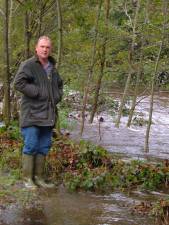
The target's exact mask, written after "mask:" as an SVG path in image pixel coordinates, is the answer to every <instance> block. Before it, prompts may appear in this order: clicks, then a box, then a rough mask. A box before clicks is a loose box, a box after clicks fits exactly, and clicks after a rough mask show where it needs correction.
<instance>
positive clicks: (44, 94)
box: [14, 36, 63, 189]
mask: <svg viewBox="0 0 169 225" xmlns="http://www.w3.org/2000/svg"><path fill="white" fill-rule="evenodd" d="M51 48H52V44H51V40H50V39H49V37H47V36H42V37H40V38H39V40H38V42H37V44H36V47H35V52H36V54H35V56H33V57H32V58H30V59H28V60H26V61H24V62H23V63H21V65H20V67H19V70H18V72H17V74H16V77H15V80H14V86H15V89H16V90H18V91H19V92H21V93H22V100H21V110H20V125H21V133H22V135H23V138H24V147H23V177H24V180H25V186H26V187H28V188H31V189H36V187H37V186H40V187H46V188H47V187H50V184H47V183H46V182H45V180H44V165H45V157H46V155H47V153H48V151H49V149H50V147H51V139H52V128H53V127H54V125H55V122H56V119H57V118H56V115H57V108H56V105H57V103H58V102H60V101H61V98H62V94H63V82H62V79H61V78H60V76H59V74H58V73H57V71H56V69H55V60H54V59H53V57H51V56H50V53H51Z"/></svg>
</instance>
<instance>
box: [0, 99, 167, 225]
mask: <svg viewBox="0 0 169 225" xmlns="http://www.w3.org/2000/svg"><path fill="white" fill-rule="evenodd" d="M148 109H149V98H144V100H143V101H142V102H141V103H140V104H139V105H138V106H137V112H139V113H143V115H144V118H147V117H148ZM99 116H103V117H104V122H103V123H101V124H100V125H101V129H100V131H101V133H100V134H101V135H100V136H101V140H100V137H99V122H98V119H97V118H95V120H94V123H93V124H88V122H87V120H86V124H85V130H84V133H83V137H82V138H83V139H85V140H91V141H93V142H94V143H96V144H100V145H102V146H104V147H105V148H106V149H108V150H109V151H110V152H114V153H117V154H120V155H121V156H122V157H129V158H137V159H142V158H147V157H151V159H152V158H156V159H165V158H167V159H169V100H168V96H156V97H155V102H154V113H153V125H152V127H151V138H150V152H149V153H145V152H144V138H145V131H146V127H145V126H143V127H138V126H132V127H131V128H126V122H127V117H123V118H122V120H121V125H120V128H116V127H115V125H114V120H115V117H112V116H110V115H109V114H108V113H107V112H104V113H102V114H101V115H99ZM76 121H77V123H76V126H75V127H74V129H73V130H72V131H71V137H72V138H74V139H78V138H79V131H80V121H78V120H76ZM39 194H40V196H41V198H42V200H41V205H42V207H41V208H40V209H39V208H37V207H33V206H32V207H31V208H30V207H29V208H25V209H24V210H23V208H21V207H20V206H16V205H12V204H11V206H9V207H8V208H7V209H5V210H3V211H2V210H1V209H0V225H116V224H118V225H154V224H157V225H159V223H158V222H157V223H155V221H154V219H153V218H152V217H150V216H148V215H142V214H138V213H133V207H134V205H136V204H139V203H141V202H149V201H152V202H153V201H156V200H157V199H160V198H163V197H166V196H168V195H167V194H163V193H159V192H153V193H142V192H133V193H132V194H130V195H129V194H127V193H116V192H115V193H111V194H108V195H96V194H93V193H88V192H87V193H69V192H67V191H66V190H65V189H64V188H63V187H59V188H58V189H57V190H55V191H53V192H50V193H48V194H46V193H45V194H43V193H39ZM2 212H3V213H2Z"/></svg>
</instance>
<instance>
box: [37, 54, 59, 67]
mask: <svg viewBox="0 0 169 225" xmlns="http://www.w3.org/2000/svg"><path fill="white" fill-rule="evenodd" d="M33 58H34V60H35V62H38V63H40V61H39V58H38V56H37V55H35V56H34V57H33ZM48 60H49V62H50V63H52V64H53V65H56V60H55V59H54V58H53V57H52V56H49V57H48Z"/></svg>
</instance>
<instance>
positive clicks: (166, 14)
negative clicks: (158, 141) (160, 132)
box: [144, 0, 168, 152]
mask: <svg viewBox="0 0 169 225" xmlns="http://www.w3.org/2000/svg"><path fill="white" fill-rule="evenodd" d="M167 10H168V1H167V0H164V1H163V15H164V23H163V31H162V40H161V43H160V47H159V51H158V55H157V60H156V64H155V68H154V75H153V78H152V84H151V95H150V109H149V120H148V125H147V129H146V136H145V144H144V151H145V152H149V136H150V128H151V124H152V114H153V105H154V87H155V81H156V76H157V70H158V65H159V60H160V55H161V51H162V47H163V43H164V39H165V30H166V22H167V16H168V13H167Z"/></svg>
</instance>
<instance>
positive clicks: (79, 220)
mask: <svg viewBox="0 0 169 225" xmlns="http://www.w3.org/2000/svg"><path fill="white" fill-rule="evenodd" d="M164 196H165V195H164V194H163V193H159V192H152V193H142V192H137V191H136V192H133V193H132V194H131V195H129V194H127V193H117V192H115V193H112V194H108V195H96V194H93V193H69V192H67V191H65V189H64V188H63V187H59V188H58V189H57V191H53V192H50V193H48V194H44V196H43V194H42V193H41V197H43V201H42V205H41V208H40V209H38V208H34V207H32V208H26V209H24V210H23V209H22V208H20V207H19V206H18V207H16V206H15V207H14V206H10V207H9V208H7V209H6V211H5V212H4V213H3V215H1V214H0V215H1V217H0V225H116V224H118V225H155V224H156V225H159V223H156V221H154V219H153V217H151V216H148V215H143V214H139V213H138V212H137V213H136V212H135V211H134V206H135V205H136V204H140V202H142V201H144V202H146V201H150V200H151V201H155V200H157V199H159V198H161V197H164ZM0 212H1V211H0Z"/></svg>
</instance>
